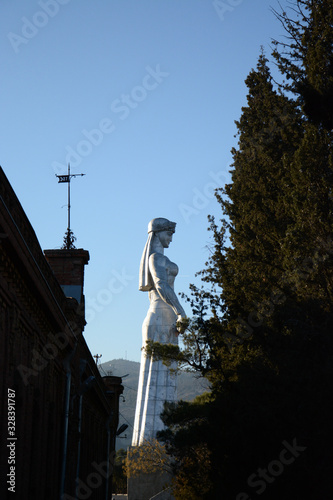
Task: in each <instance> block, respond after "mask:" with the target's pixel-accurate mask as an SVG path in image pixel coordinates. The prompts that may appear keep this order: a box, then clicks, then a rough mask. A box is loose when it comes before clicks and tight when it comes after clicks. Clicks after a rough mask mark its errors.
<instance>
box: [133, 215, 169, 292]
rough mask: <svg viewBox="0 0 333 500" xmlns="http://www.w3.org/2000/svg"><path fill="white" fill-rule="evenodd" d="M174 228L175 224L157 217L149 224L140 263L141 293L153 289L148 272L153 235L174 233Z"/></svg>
mask: <svg viewBox="0 0 333 500" xmlns="http://www.w3.org/2000/svg"><path fill="white" fill-rule="evenodd" d="M175 228H176V223H175V222H171V221H169V220H168V219H164V218H163V217H157V218H156V219H152V220H151V221H150V222H149V224H148V239H147V243H146V245H145V248H144V250H143V254H142V257H141V262H140V273H139V290H141V291H142V292H149V290H151V289H152V288H153V281H152V277H151V275H150V272H149V257H150V255H151V253H152V241H153V237H154V234H155V233H158V232H160V231H172V232H173V233H174V232H175Z"/></svg>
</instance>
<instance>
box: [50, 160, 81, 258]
mask: <svg viewBox="0 0 333 500" xmlns="http://www.w3.org/2000/svg"><path fill="white" fill-rule="evenodd" d="M55 175H56V177H58V183H59V182H67V184H68V203H67V210H68V223H67V231H66V233H65V237H64V245H63V247H62V248H63V249H66V250H71V249H73V248H75V246H74V241H75V240H76V238H75V236H74V234H73V231H72V230H71V179H72V177H82V176H83V175H86V174H71V166H70V164H69V163H68V174H67V175H57V174H55Z"/></svg>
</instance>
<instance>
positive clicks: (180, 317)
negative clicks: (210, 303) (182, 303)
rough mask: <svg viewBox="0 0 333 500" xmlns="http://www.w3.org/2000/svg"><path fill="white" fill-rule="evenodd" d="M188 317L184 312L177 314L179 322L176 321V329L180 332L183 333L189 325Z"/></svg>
mask: <svg viewBox="0 0 333 500" xmlns="http://www.w3.org/2000/svg"><path fill="white" fill-rule="evenodd" d="M186 320H187V317H186V316H185V315H184V316H183V315H182V314H178V315H177V323H176V329H177V332H178V333H183V332H184V331H185V330H186V327H187V321H186Z"/></svg>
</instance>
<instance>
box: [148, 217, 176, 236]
mask: <svg viewBox="0 0 333 500" xmlns="http://www.w3.org/2000/svg"><path fill="white" fill-rule="evenodd" d="M175 230H176V223H175V222H171V221H170V220H168V219H165V218H164V217H157V218H156V219H152V220H151V221H150V222H149V224H148V233H159V232H161V231H171V232H172V233H174V232H175Z"/></svg>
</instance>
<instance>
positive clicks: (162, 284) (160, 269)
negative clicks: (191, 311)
mask: <svg viewBox="0 0 333 500" xmlns="http://www.w3.org/2000/svg"><path fill="white" fill-rule="evenodd" d="M166 263H167V259H166V257H164V255H161V254H158V253H155V254H152V255H151V256H150V257H149V270H150V274H151V276H152V278H153V280H154V285H155V288H156V291H157V293H158V294H159V296H160V297H161V299H163V300H164V302H166V303H167V304H169V306H170V307H172V309H173V311H174V312H175V314H176V315H177V316H181V317H183V318H184V317H185V316H186V315H185V311H184V309H183V308H182V306H181V305H180V302H179V300H178V298H177V295H176V294H175V292H174V290H173V289H172V287H171V286H170V285H169V283H168V276H167V270H166Z"/></svg>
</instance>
